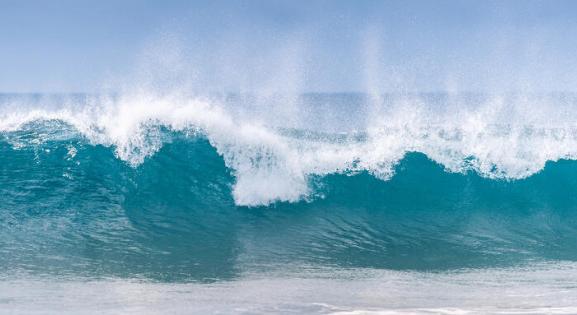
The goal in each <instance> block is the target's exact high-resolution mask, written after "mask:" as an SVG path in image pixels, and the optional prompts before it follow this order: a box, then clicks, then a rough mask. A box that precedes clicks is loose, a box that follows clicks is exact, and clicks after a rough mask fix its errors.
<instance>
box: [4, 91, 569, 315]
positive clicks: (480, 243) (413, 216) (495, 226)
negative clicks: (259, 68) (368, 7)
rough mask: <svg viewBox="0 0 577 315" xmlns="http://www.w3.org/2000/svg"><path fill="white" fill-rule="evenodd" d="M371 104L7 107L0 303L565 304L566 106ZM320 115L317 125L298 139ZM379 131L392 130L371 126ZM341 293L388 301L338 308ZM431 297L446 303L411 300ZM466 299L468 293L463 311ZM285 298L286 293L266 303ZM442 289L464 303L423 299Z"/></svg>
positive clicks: (38, 101)
mask: <svg viewBox="0 0 577 315" xmlns="http://www.w3.org/2000/svg"><path fill="white" fill-rule="evenodd" d="M309 97H310V96H309ZM143 99H146V100H147V101H148V102H149V103H143ZM335 99H337V100H338V101H339V102H338V105H334V106H335V110H334V111H332V112H331V115H333V116H331V117H329V116H330V115H329V114H327V113H328V111H326V109H327V108H330V106H331V105H330V104H331V102H333V101H334V100H335ZM368 99H369V98H368V97H365V96H363V97H359V96H356V97H355V96H351V95H344V96H343V95H340V96H339V95H324V96H323V95H321V96H316V99H315V100H314V101H311V100H310V99H308V100H307V99H305V101H306V102H309V103H306V104H304V105H303V104H302V103H298V104H296V105H294V106H293V108H292V109H291V110H290V111H287V112H288V114H286V116H283V117H280V118H277V119H276V120H275V119H271V118H270V117H269V116H267V115H270V111H269V110H268V109H269V107H259V106H257V105H254V104H258V102H262V100H258V101H254V102H253V103H251V104H252V106H253V107H252V108H250V107H249V106H248V105H246V103H247V102H246V100H245V101H242V102H241V101H239V100H238V99H237V98H234V97H233V98H230V99H228V100H225V101H222V100H221V102H217V101H214V100H211V101H206V100H203V101H198V100H194V101H191V100H190V99H189V98H186V99H184V100H183V99H181V98H179V99H168V100H167V99H164V98H159V99H153V100H152V101H151V100H150V99H149V98H136V100H135V97H131V98H130V99H123V97H117V96H115V97H112V98H107V99H106V100H103V99H102V97H96V98H94V99H91V98H90V97H89V96H74V97H72V96H59V97H54V96H51V97H48V98H45V97H42V96H10V97H5V98H4V103H3V107H0V108H1V109H2V110H3V111H0V118H1V119H2V120H1V123H0V130H2V131H0V198H1V201H2V202H1V204H0V265H1V266H2V271H0V275H1V277H2V279H4V280H3V282H2V283H3V284H2V286H1V287H2V291H0V306H2V304H4V306H5V307H6V308H5V309H6V310H8V312H10V311H17V310H18V307H17V306H18V305H20V306H22V303H24V302H25V301H26V294H23V293H22V292H26V291H27V290H32V291H34V290H36V291H34V292H36V293H35V295H34V296H37V298H38V302H39V303H40V304H39V305H41V304H42V303H48V304H50V303H49V302H50V301H49V300H50V299H49V298H46V296H45V295H46V292H51V291H54V290H56V291H58V292H60V293H59V295H60V296H63V297H65V296H71V297H75V298H71V300H69V301H68V304H70V303H72V304H74V303H79V302H78V301H77V300H75V299H82V297H81V296H82V294H86V292H90V290H92V289H91V288H97V289H98V290H106V289H105V288H115V290H124V289H122V288H125V289H126V290H132V289H134V290H136V289H138V290H144V291H147V292H157V293H158V294H161V295H162V296H164V297H165V298H166V299H161V300H159V301H160V302H159V303H160V304H158V305H156V306H158V307H160V306H159V305H165V306H166V304H170V303H171V302H170V301H173V300H172V299H173V298H174V299H176V300H174V303H177V304H178V303H182V300H183V296H180V295H179V294H181V293H182V292H188V293H182V294H184V296H188V298H187V299H184V300H186V301H188V302H187V303H192V304H194V303H197V304H196V305H197V306H198V307H199V310H200V309H204V310H205V311H217V310H219V309H218V307H217V306H218V305H219V303H220V302H219V300H221V297H222V296H226V295H230V294H232V295H235V294H236V295H238V294H240V293H239V292H241V291H243V290H244V289H243V288H245V289H246V290H248V291H251V290H252V291H251V292H254V294H255V295H250V296H247V297H246V299H247V300H250V301H252V302H253V303H252V304H251V307H253V308H252V309H250V311H254V312H257V313H258V312H268V311H275V310H276V311H279V312H284V311H286V312H289V311H295V310H297V311H298V310H300V311H302V312H318V313H331V312H339V311H354V310H379V309H381V308H385V309H386V308H387V306H388V307H389V308H394V309H395V308H399V309H404V310H412V309H413V310H414V309H419V308H420V307H430V308H432V309H433V310H434V309H436V310H437V312H441V311H439V308H443V310H445V309H444V308H446V307H453V308H455V309H461V308H463V309H469V308H470V309H472V310H474V311H475V312H480V313H484V312H490V311H496V309H485V308H483V307H487V306H488V305H484V304H483V303H482V300H483V299H487V298H490V297H491V296H492V295H491V294H493V293H491V292H494V290H496V286H498V285H501V286H502V288H508V289H514V290H515V292H516V293H517V294H519V295H515V294H512V295H511V296H507V295H505V296H501V297H500V300H498V301H497V300H495V305H494V306H495V307H497V308H498V307H504V308H508V307H512V306H519V303H516V302H520V301H521V300H519V297H518V296H521V295H530V294H543V293H548V294H550V299H548V300H547V299H545V300H543V299H541V300H539V299H536V300H522V301H521V302H522V304H523V305H526V307H527V309H530V310H535V309H539V307H547V306H548V305H549V304H548V303H550V305H558V306H563V305H561V304H563V303H561V302H562V301H567V300H568V299H571V298H572V295H571V292H573V289H572V284H571V283H572V282H571V279H573V278H574V274H575V273H574V272H573V270H574V265H573V264H574V262H575V261H577V194H575V191H577V177H576V176H575V174H577V162H576V161H574V160H573V157H574V156H575V152H577V146H572V145H573V144H575V143H576V141H577V137H576V136H575V135H576V134H577V133H576V132H575V130H577V129H575V128H574V127H573V125H572V124H571V121H572V117H573V116H572V114H571V112H570V111H569V109H570V108H571V107H570V106H566V107H554V108H564V114H563V115H561V116H554V115H549V116H547V117H546V119H542V118H543V117H545V116H544V115H542V113H543V112H544V111H545V110H544V109H543V108H550V107H551V106H553V105H551V102H552V98H537V99H536V101H535V102H544V101H543V100H547V103H546V104H547V106H549V107H545V106H542V107H541V110H540V111H537V112H533V113H534V114H533V115H528V114H527V111H524V110H522V109H527V108H534V107H532V106H530V105H531V104H533V103H531V102H527V101H526V100H525V101H524V103H520V102H519V101H518V99H517V98H513V100H515V101H517V103H513V105H510V104H509V103H508V105H507V106H504V105H498V104H499V103H498V102H495V101H494V100H493V101H491V102H489V101H486V100H484V99H483V98H481V99H480V100H478V101H476V103H475V104H476V105H475V106H471V107H470V108H469V109H467V111H464V112H459V113H458V114H455V113H454V112H451V107H450V104H449V103H448V100H449V98H447V97H444V96H443V97H440V100H439V97H438V96H437V98H435V99H434V100H433V101H432V100H431V96H430V95H429V96H427V97H419V98H418V99H419V100H420V102H421V103H418V102H416V101H415V100H416V99H417V98H416V97H415V96H413V97H411V98H404V99H403V100H404V102H405V103H403V104H406V102H407V100H410V101H411V104H413V105H410V106H409V105H403V106H404V107H400V108H403V112H396V111H397V110H398V108H399V107H397V106H395V102H396V101H391V100H390V99H386V100H384V101H382V100H381V101H382V102H383V103H378V106H376V109H375V108H374V107H371V106H374V104H373V105H371V104H367V102H368V101H367V100H368ZM553 99H554V100H556V101H558V100H559V98H558V97H556V98H553ZM277 102H278V100H277ZM301 102H302V101H301ZM387 102H388V103H387ZM427 102H428V103H427ZM143 104H144V105H143ZM231 104H232V105H231ZM241 104H244V105H241ZM414 104H417V105H414ZM423 104H424V105H423ZM495 104H497V105H495ZM527 104H529V105H527ZM555 104H559V103H555ZM569 105H571V104H569ZM235 106H236V107H235ZM242 106H246V107H244V108H245V109H246V111H244V112H243V110H242V108H243V107H242ZM274 106H276V105H271V107H270V108H275V107H274ZM287 106H288V105H287ZM349 106H355V107H354V108H357V109H356V110H354V113H355V114H354V115H348V114H347V113H348V111H349V110H350V108H351V107H349ZM499 106H501V107H499ZM555 106H558V105H555ZM559 106H560V105H559ZM313 107H314V110H306V111H303V108H305V109H306V108H313ZM167 108H168V109H167ZM239 108H240V109H239ZM511 108H513V109H514V110H511ZM235 111H236V112H235ZM371 111H372V112H371ZM369 112H370V113H371V114H366V115H364V114H362V113H369ZM557 112H559V111H558V110H556V111H554V112H551V113H557ZM376 113H378V114H376ZM432 113H436V114H432ZM323 115H324V116H323ZM379 115H382V116H379ZM325 116H326V117H325ZM247 117H252V118H254V117H258V118H259V119H258V120H254V119H253V120H251V119H249V118H247ZM314 117H319V118H318V123H317V124H314V123H313V124H311V125H310V128H303V126H306V125H307V124H310V121H311V120H314ZM375 117H377V118H379V119H380V118H381V117H382V120H378V121H379V123H378V124H377V125H376V127H375V125H374V119H373V118H375ZM345 118H347V119H345ZM341 121H342V123H340V122H341ZM339 128H341V129H342V130H340V131H339V130H338V129H339ZM495 277H497V278H495ZM550 277H553V278H554V279H553V280H552V279H551V278H550ZM111 279H112V280H111ZM496 279H497V280H496ZM498 279H502V281H503V282H502V283H499V280H498ZM523 279H525V280H523ZM492 281H496V282H497V283H493V282H492ZM523 281H527V283H525V284H524V282H523ZM53 282H56V283H61V284H60V285H56V286H58V287H57V288H55V287H54V284H51V283H53ZM346 283H349V284H348V285H350V286H352V287H353V288H357V289H359V288H365V289H366V290H369V291H370V289H369V288H371V287H372V288H375V290H377V291H378V292H380V294H382V295H379V294H377V293H373V294H374V295H372V296H371V297H370V298H367V296H359V297H358V298H359V299H360V302H359V303H344V302H343V303H344V304H345V306H342V307H341V308H339V307H337V306H338V305H339V301H341V302H342V299H340V298H339V296H342V295H346V294H347V293H346V292H348V291H347V289H346V286H344V285H345V284H346ZM467 284H470V286H467ZM251 285H255V286H260V285H263V287H262V288H260V289H258V290H257V289H256V288H254V287H251ZM421 285H423V286H425V287H428V288H429V289H428V290H434V289H431V288H440V290H441V291H440V292H438V293H436V295H435V294H432V295H431V294H429V293H427V294H425V293H424V292H425V291H423V290H425V289H415V290H416V291H415V292H411V289H410V288H414V287H417V286H421ZM287 286H296V287H297V288H301V289H302V290H304V291H306V292H309V295H308V298H304V297H303V296H301V295H300V294H302V292H304V291H298V290H296V289H295V290H288V289H286V288H287ZM10 287H11V288H14V290H15V291H13V292H12V291H11V289H9V288H10ZM130 288H132V289H130ZM135 288H136V289H135ZM265 288H266V289H265ZM283 288H284V289H283ZM311 288H316V289H315V290H316V291H315V292H316V293H313V292H310V290H311ZM443 288H444V289H443ZM468 289H470V290H473V291H474V292H477V293H476V294H474V295H471V296H460V297H459V294H458V292H459V291H461V290H468ZM59 290H60V291H59ZM83 290H85V291H86V292H85V291H83ZM138 290H137V291H138ZM175 290H176V291H175ZM259 290H260V291H259ZM278 290H281V291H283V290H288V291H286V292H285V293H284V294H285V295H282V294H281V295H274V294H272V293H270V292H272V291H278ZM307 290H308V291H307ZM442 290H447V292H453V296H455V298H454V299H450V298H448V297H445V300H443V301H444V302H443V303H440V304H439V303H437V304H435V303H432V304H431V303H428V302H426V301H428V300H429V299H439V298H440V297H442V295H440V294H441V293H442ZM475 290H476V291H475ZM524 290H525V291H524ZM269 291H270V292H269ZM473 291H472V292H473ZM9 292H10V293H9ZM14 292H16V293H14ZM82 292H85V293H82ZM175 292H180V293H178V294H177V293H175ZM227 292H228V293H227ZM267 292H269V293H267ZM299 292H300V293H299ZM323 292H324V293H323ZM356 292H358V291H356ZM563 292H564V293H563ZM419 293H420V294H421V295H419ZM75 294H76V295H75ZM134 294H135V295H138V294H137V293H134ZM174 294H176V296H173V295H174ZM315 294H316V295H315ZM102 296H103V299H106V301H107V302H106V303H113V304H114V303H117V304H114V305H116V308H115V307H114V306H111V308H110V309H108V311H110V312H112V313H114V312H116V311H118V310H119V309H120V307H122V306H123V305H132V304H131V303H133V302H134V303H135V304H134V305H132V307H133V308H130V309H128V310H127V312H135V313H136V312H139V310H140V311H142V310H143V309H142V308H139V307H144V309H148V310H150V311H151V312H152V310H154V309H155V307H156V306H155V305H153V304H154V300H153V301H152V302H150V301H149V302H147V303H152V304H146V303H145V304H142V303H144V302H143V301H140V300H138V301H136V300H125V299H124V298H123V297H121V296H118V295H115V294H112V293H110V292H107V293H103V295H102ZM194 296H203V297H204V299H201V300H195V299H194ZM258 296H261V297H262V298H263V300H258V301H257V300H251V299H257V297H258ZM516 296H517V297H516ZM409 297H410V298H411V299H409V300H407V301H408V302H407V303H400V302H399V303H397V304H395V303H393V302H391V301H397V302H398V301H399V300H402V299H403V298H409ZM275 299H276V300H278V301H284V302H282V303H286V305H285V304H282V303H281V304H274V303H273V302H271V301H274V300H275ZM379 299H381V301H389V302H388V303H385V304H387V305H382V304H379V303H377V302H376V301H379ZM167 300H168V301H169V302H167ZM264 300H266V303H264V304H263V301H264ZM74 301H76V302H74ZM363 301H364V302H363ZM464 301H465V302H466V301H469V302H466V303H465V302H464ZM61 302H63V303H64V305H68V304H66V300H63V301H61ZM101 302H102V301H101ZM329 302H330V303H329ZM349 302H350V301H349ZM497 302H498V303H497ZM95 303H97V302H95ZM103 303H104V302H103ZM228 303H230V304H231V305H235V307H237V306H238V307H241V306H243V303H241V302H239V301H236V302H235V300H234V299H233V300H230V301H228ZM259 303H260V304H259ZM271 303H272V304H271ZM279 303H280V302H279ZM319 303H320V304H322V303H329V304H330V305H332V306H331V307H328V306H326V305H325V306H322V307H321V306H318V305H320V304H319ZM24 304H25V303H24ZM497 304H498V305H497ZM15 305H16V306H15ZM143 305H145V306H143ZM231 305H229V306H231ZM239 305H240V306H239ZM259 305H260V306H259ZM283 305H285V306H286V307H287V308H286V309H283ZM287 305H288V306H287ZM335 305H336V306H335ZM550 305H549V306H550ZM77 306H78V305H77ZM244 306H246V305H244ZM244 306H243V307H244ZM261 306H262V308H259V307H261ZM565 306H568V305H565ZM11 307H12V308H11ZM53 307H54V305H53ZM79 307H81V308H82V309H86V310H91V309H92V308H95V309H93V310H92V311H94V312H96V311H97V309H98V307H96V304H95V305H80V306H79ZM173 307H175V309H174V310H173V311H175V312H183V311H184V310H186V309H187V308H186V307H185V305H181V304H178V305H173ZM223 309H225V310H227V309H226V308H225V307H223ZM223 309H220V310H221V311H222V310H223ZM399 309H397V310H399ZM21 311H22V312H24V313H26V311H25V310H24V308H23V309H21ZM28 311H29V312H35V311H38V310H32V309H28ZM68 311H70V312H73V311H74V309H73V307H72V308H71V309H68ZM228 311H231V310H230V309H228V310H227V312H228ZM421 311H423V310H421ZM449 311H450V310H449ZM449 311H447V312H449ZM561 311H563V312H565V311H570V309H563V310H561ZM561 311H560V312H561ZM231 312H234V311H231ZM239 312H242V311H239ZM423 312H424V311H423ZM431 312H434V311H431ZM443 312H445V311H443ZM0 313H1V311H0Z"/></svg>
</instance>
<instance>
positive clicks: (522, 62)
mask: <svg viewBox="0 0 577 315" xmlns="http://www.w3.org/2000/svg"><path fill="white" fill-rule="evenodd" d="M576 55H577V2H576V1H529V0H526V1H441V0H440V1H426V0H423V1H362V0H358V1H353V0H350V1H339V0H331V1H329V0H327V1H296V0H294V1H275V0H270V1H248V0H247V1H240V0H239V1H233V0H231V1H176V0H172V1H171V0H168V1H146V0H141V1H136V0H117V1H107V0H99V1H88V0H85V1H82V0H76V1H72V0H52V1H42V0H36V1H29V0H14V1H13V0H0V92H74V91H77V92H93V91H99V90H101V89H103V87H106V88H108V89H114V88H115V86H116V85H117V84H119V83H118V82H120V81H131V80H132V81H139V80H141V79H142V78H140V77H141V76H149V77H156V76H158V77H161V78H163V79H166V78H168V82H173V81H174V82H176V81H179V80H186V81H191V82H192V85H193V86H194V87H195V88H198V89H199V90H203V89H204V90H211V91H219V90H222V91H258V90H266V91H275V90H288V91H302V92H310V91H328V92H346V91H368V90H370V91H373V90H378V91H407V90H410V91H437V90H488V91H495V90H523V91H525V90H529V91H542V90H545V91H549V90H554V91H567V90H576V88H577V75H576V73H577V57H576ZM175 84H176V83H175ZM166 86H170V84H166Z"/></svg>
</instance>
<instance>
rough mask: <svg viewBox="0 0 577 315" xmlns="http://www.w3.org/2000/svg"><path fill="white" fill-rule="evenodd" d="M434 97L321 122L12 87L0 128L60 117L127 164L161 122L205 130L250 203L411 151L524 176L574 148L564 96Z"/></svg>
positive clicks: (169, 99)
mask: <svg viewBox="0 0 577 315" xmlns="http://www.w3.org/2000/svg"><path fill="white" fill-rule="evenodd" d="M431 98H434V95H433V96H431V95H424V96H423V95H409V96H401V97H394V98H391V99H387V100H384V99H379V98H373V101H374V99H377V101H376V102H377V105H374V104H373V105H371V106H366V104H360V105H359V104H349V105H350V107H351V109H350V110H344V111H343V110H342V107H341V108H340V109H338V110H340V111H342V112H343V113H341V114H335V115H336V118H334V121H335V122H336V123H332V124H330V127H331V128H330V129H331V131H330V133H327V132H323V130H318V129H319V126H316V125H314V124H310V125H307V123H303V122H305V121H307V119H306V117H307V115H309V116H310V115H313V114H311V113H310V111H311V109H304V110H291V111H290V112H291V114H290V115H291V117H290V119H288V118H287V119H284V118H285V117H278V119H271V118H270V117H271V109H269V108H268V107H266V106H261V107H259V108H257V111H252V112H250V113H248V114H247V112H248V111H244V112H243V108H242V107H241V105H240V104H229V103H227V102H226V101H225V100H224V99H223V98H222V97H221V98H217V97H197V96H196V97H195V96H190V95H182V94H177V93H175V94H166V93H164V94H158V93H157V94H155V93H153V92H142V91H141V90H140V91H139V92H132V93H123V94H121V95H116V96H87V97H86V98H85V99H83V100H82V101H78V100H77V99H74V98H71V97H68V98H59V99H58V101H54V100H51V99H47V98H42V97H40V98H29V99H25V98H19V97H13V98H8V99H7V100H4V101H3V102H2V105H1V106H0V131H1V132H2V133H3V134H4V135H9V134H10V133H14V132H17V131H22V130H27V129H31V131H32V132H35V131H34V130H33V129H34V128H35V127H34V125H33V124H34V123H36V122H40V121H60V122H63V123H65V124H67V125H69V126H72V127H73V129H74V130H75V131H76V132H79V133H80V134H81V135H82V136H83V137H85V138H86V139H88V140H89V141H90V142H91V143H92V144H95V145H105V146H111V147H114V148H115V152H116V155H117V157H118V158H120V159H122V160H124V161H126V162H127V163H129V164H130V165H132V166H134V167H138V166H139V165H140V164H142V163H144V162H145V160H146V158H147V157H150V156H152V155H153V154H155V153H156V152H157V151H158V150H159V149H160V148H161V147H162V145H163V143H165V142H167V141H170V138H169V137H167V136H166V135H165V133H164V132H163V131H164V130H169V131H176V132H183V133H186V134H188V135H190V136H193V137H194V136H198V135H203V136H206V137H207V138H208V140H209V141H210V143H211V145H213V146H214V147H215V148H216V149H217V151H218V153H219V154H220V155H221V156H222V157H223V159H224V161H225V164H226V165H227V167H229V168H230V170H231V171H232V172H233V174H234V176H235V178H236V182H235V184H234V189H233V195H234V199H235V202H236V203H237V204H238V205H249V206H255V205H267V204H270V203H273V202H276V201H289V202H295V201H299V200H302V199H307V198H311V197H314V190H313V189H312V188H311V186H310V179H311V177H312V176H324V175H327V174H332V173H345V174H351V173H355V172H359V171H368V172H369V173H371V174H373V175H374V176H376V177H378V178H380V179H383V180H387V179H389V178H390V177H391V176H393V173H394V171H393V169H394V166H395V165H396V164H397V163H398V161H399V160H401V159H402V158H403V157H404V156H405V154H406V153H407V152H421V153H424V154H426V155H427V156H428V157H429V158H430V159H432V160H434V161H436V162H438V163H440V164H442V165H443V166H444V167H445V168H446V169H447V170H448V171H451V172H467V171H470V170H472V171H476V172H478V173H479V174H481V175H482V176H485V177H489V178H495V179H521V178H525V177H528V176H531V175H532V174H535V173H537V172H539V171H540V170H542V169H543V167H544V166H545V163H546V162H547V161H556V160H559V159H574V158H575V157H577V126H575V125H574V123H573V122H574V121H576V120H575V118H577V114H576V113H575V110H573V109H572V107H573V108H574V106H572V105H574V102H575V100H573V99H572V97H571V96H567V95H561V96H559V95H557V96H555V95H552V96H551V95H549V96H543V95H541V96H540V95H532V96H528V95H509V96H482V97H478V99H475V97H473V96H467V97H465V96H452V95H447V96H446V97H443V101H442V102H433V101H431ZM287 106H288V104H287ZM355 106H357V107H355ZM305 107H306V106H305ZM309 107H310V106H309ZM361 107H362V110H361ZM333 110H334V111H337V108H334V109H333ZM352 111H355V112H359V111H361V112H363V113H364V115H365V117H363V119H361V120H360V121H358V122H355V123H353V124H352V125H353V126H354V127H353V128H349V129H348V130H342V131H339V130H338V123H339V122H340V121H342V120H343V119H347V118H349V117H347V112H352ZM239 113H240V114H239ZM315 115H316V114H315ZM316 118H317V121H320V117H318V116H317V117H316ZM308 121H311V120H310V119H309V120H308ZM312 121H314V119H313V120H312ZM325 127H326V126H325ZM57 128H58V127H57ZM36 132H38V130H36ZM56 134H58V136H59V137H62V136H63V135H62V133H56ZM55 136H56V135H55V133H52V134H50V133H48V134H45V135H44V137H48V138H47V139H49V137H55ZM8 138H9V137H8ZM36 140H37V141H38V139H36ZM45 140H46V139H45ZM19 145H21V143H20V144H18V143H13V146H14V148H18V146H19Z"/></svg>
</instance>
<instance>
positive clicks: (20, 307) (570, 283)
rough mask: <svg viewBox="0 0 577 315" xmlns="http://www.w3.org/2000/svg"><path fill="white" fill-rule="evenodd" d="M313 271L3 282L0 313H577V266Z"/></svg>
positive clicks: (31, 279)
mask: <svg viewBox="0 0 577 315" xmlns="http://www.w3.org/2000/svg"><path fill="white" fill-rule="evenodd" d="M307 271H308V273H307V274H306V276H303V275H302V274H299V273H296V274H293V273H285V274H265V275H260V276H255V275H246V276H245V277H243V278H242V279H238V280H237V281H233V282H220V283H213V284H196V283H153V282H147V281H139V280H135V279H132V280H123V279H101V280H89V281H85V280H83V279H61V280H58V281H54V280H50V281H48V280H47V279H42V278H27V277H21V278H18V279H4V280H3V281H2V282H0V292H1V295H0V297H1V299H0V306H1V307H0V314H45V313H49V312H58V313H59V314H117V313H119V312H120V313H123V314H158V313H171V314H191V313H194V314H207V313H225V314H261V313H276V314H294V313H299V314H301V313H306V314H335V315H337V314H338V315H345V314H347V315H352V314H371V315H373V314H375V315H376V314H382V315H386V314H545V313H546V314H574V313H575V311H577V309H576V308H575V306H574V302H573V301H574V300H575V298H576V293H575V290H573V289H572V288H573V287H574V282H575V264H573V263H560V264H545V265H537V266H528V267H524V268H505V269H497V268H495V269H485V270H461V271H455V272H452V273H420V272H395V271H378V270H363V269H358V270H331V269H327V270H322V269H321V270H317V271H314V270H307ZM95 292H98V294H96V295H95V294H94V293H95ZM223 297H226V298H224V299H223ZM415 305H419V307H415ZM552 305H554V307H551V306H552Z"/></svg>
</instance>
